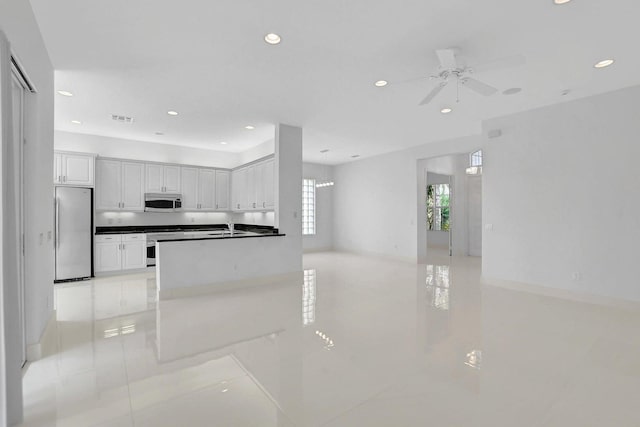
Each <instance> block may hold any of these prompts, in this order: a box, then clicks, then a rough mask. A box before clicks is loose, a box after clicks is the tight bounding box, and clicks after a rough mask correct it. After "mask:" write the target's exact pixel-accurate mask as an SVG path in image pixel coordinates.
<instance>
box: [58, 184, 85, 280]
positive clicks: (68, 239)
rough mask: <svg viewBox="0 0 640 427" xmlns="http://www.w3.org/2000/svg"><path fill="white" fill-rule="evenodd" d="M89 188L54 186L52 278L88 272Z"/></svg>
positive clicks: (79, 276) (83, 275)
mask: <svg viewBox="0 0 640 427" xmlns="http://www.w3.org/2000/svg"><path fill="white" fill-rule="evenodd" d="M92 196H93V194H92V190H91V189H90V188H80V187H56V194H55V210H56V231H55V233H56V236H55V237H56V239H55V252H56V281H62V280H74V279H84V278H87V277H91V275H92V268H91V266H92V263H91V260H92V250H93V237H92V236H93V222H92V207H93V200H92Z"/></svg>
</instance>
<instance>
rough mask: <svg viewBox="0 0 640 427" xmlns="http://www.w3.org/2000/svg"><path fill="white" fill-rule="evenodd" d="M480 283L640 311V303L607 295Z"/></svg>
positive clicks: (496, 281) (486, 280) (504, 282)
mask: <svg viewBox="0 0 640 427" xmlns="http://www.w3.org/2000/svg"><path fill="white" fill-rule="evenodd" d="M480 282H481V283H482V285H483V286H492V287H496V288H502V289H508V290H512V291H519V292H526V293H529V294H534V295H540V296H545V297H551V298H558V299H563V300H567V301H572V302H579V303H584V304H593V305H600V306H605V307H612V308H617V309H623V310H631V311H640V301H633V300H625V299H621V298H614V297H609V296H605V295H598V294H591V293H588V292H579V291H570V290H567V289H557V288H550V287H547V286H541V285H534V284H531V283H524V282H516V281H512V280H504V279H492V278H487V277H484V276H483V277H481V279H480Z"/></svg>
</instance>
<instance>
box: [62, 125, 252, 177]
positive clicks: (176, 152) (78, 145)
mask: <svg viewBox="0 0 640 427" xmlns="http://www.w3.org/2000/svg"><path fill="white" fill-rule="evenodd" d="M55 149H56V150H67V151H78V152H83V153H94V154H98V155H99V156H102V157H116V158H124V159H131V160H142V161H149V162H163V163H179V164H186V165H194V166H207V167H219V168H229V169H230V168H234V167H236V166H239V165H240V164H242V160H241V155H240V154H239V153H229V152H225V151H214V150H202V149H199V148H192V147H179V146H177V145H169V144H155V143H152V142H143V141H133V140H128V139H120V138H109V137H105V136H97V135H85V134H80V133H70V132H62V131H55ZM51 175H53V173H52V174H51Z"/></svg>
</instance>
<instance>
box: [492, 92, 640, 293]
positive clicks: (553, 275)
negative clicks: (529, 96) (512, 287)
mask: <svg viewBox="0 0 640 427" xmlns="http://www.w3.org/2000/svg"><path fill="white" fill-rule="evenodd" d="M639 100H640V87H633V88H628V89H625V90H621V91H616V92H612V93H608V94H604V95H599V96H595V97H591V98H585V99H582V100H578V101H572V102H568V103H564V104H560V105H556V106H551V107H547V108H542V109H538V110H534V111H530V112H526V113H521V114H517V115H512V116H508V117H503V118H500V119H495V120H490V121H488V122H487V123H486V124H485V128H486V129H502V131H503V136H502V137H501V138H498V139H494V140H490V142H489V143H488V144H487V146H486V148H485V151H484V167H483V173H484V174H483V212H482V214H483V221H484V223H485V225H486V224H492V225H493V230H492V231H489V230H486V228H485V231H484V234H483V247H482V252H483V263H482V264H483V275H484V276H485V277H486V278H489V279H492V278H497V279H503V280H508V281H516V282H524V283H528V284H534V285H541V286H547V287H552V288H556V289H560V290H562V291H579V292H587V293H592V294H598V295H604V296H609V297H614V298H624V299H629V300H640V285H639V283H640V281H638V270H637V267H636V266H637V264H638V253H639V251H638V242H639V241H640V214H639V213H640V197H638V194H640V193H639V187H638V183H639V182H640V175H639V173H638V164H639V159H640V143H639V142H638V138H639V135H640V120H638V111H639ZM574 272H577V273H579V277H580V279H579V280H572V274H573V273H574Z"/></svg>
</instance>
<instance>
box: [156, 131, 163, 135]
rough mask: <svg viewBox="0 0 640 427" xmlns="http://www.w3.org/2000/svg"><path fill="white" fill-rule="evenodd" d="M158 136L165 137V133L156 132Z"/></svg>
mask: <svg viewBox="0 0 640 427" xmlns="http://www.w3.org/2000/svg"><path fill="white" fill-rule="evenodd" d="M156 135H158V136H162V135H164V133H162V132H156Z"/></svg>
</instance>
